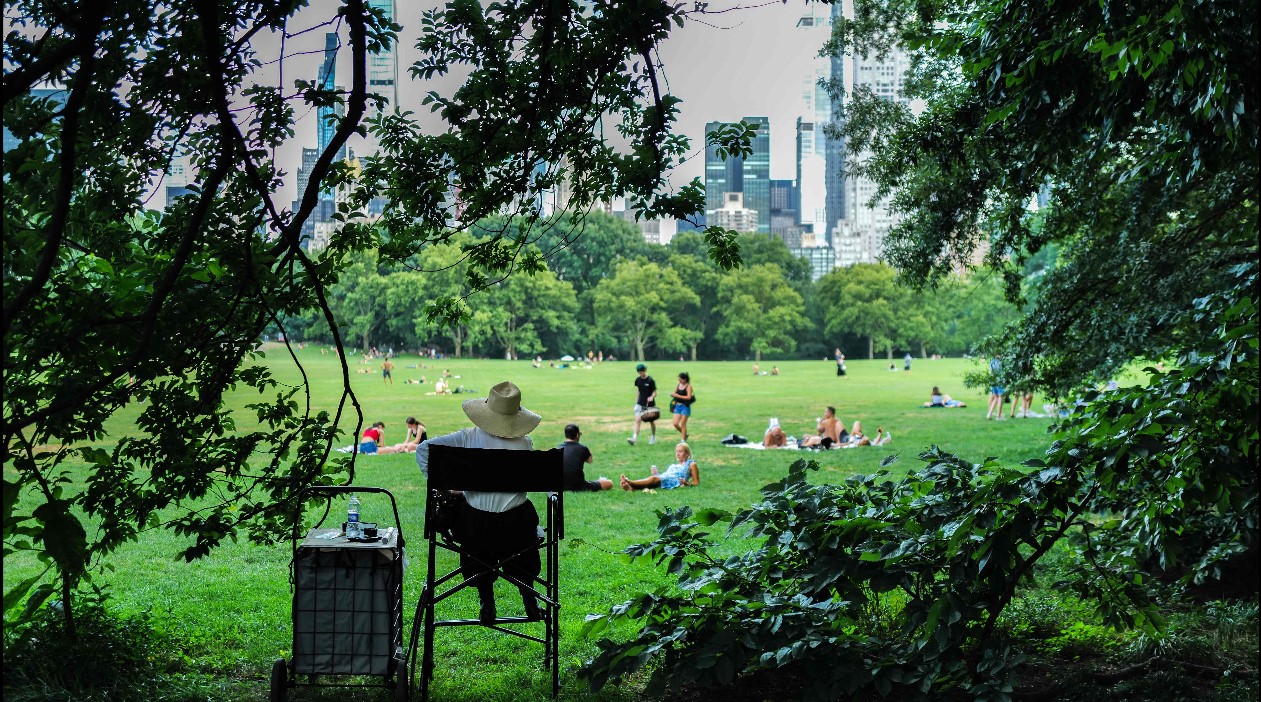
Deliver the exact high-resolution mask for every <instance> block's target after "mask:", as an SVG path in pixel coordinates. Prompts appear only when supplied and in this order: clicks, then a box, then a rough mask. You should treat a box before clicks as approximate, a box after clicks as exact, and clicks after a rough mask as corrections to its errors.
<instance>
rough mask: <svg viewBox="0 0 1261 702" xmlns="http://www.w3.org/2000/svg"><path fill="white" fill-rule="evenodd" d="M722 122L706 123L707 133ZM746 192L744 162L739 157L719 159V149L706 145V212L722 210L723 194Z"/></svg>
mask: <svg viewBox="0 0 1261 702" xmlns="http://www.w3.org/2000/svg"><path fill="white" fill-rule="evenodd" d="M722 124H723V123H722V122H706V123H705V133H706V134H708V133H710V132H712V131H714V130H715V129H718V127H719V126H721V125H722ZM743 191H744V162H743V160H742V159H740V158H738V157H731V156H729V157H727V158H725V159H723V158H719V157H718V147H717V146H714V145H713V144H709V143H706V144H705V211H706V212H709V211H711V210H721V209H722V207H723V203H724V202H725V200H724V198H723V193H738V192H743Z"/></svg>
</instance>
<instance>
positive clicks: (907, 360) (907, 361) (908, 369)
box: [902, 351, 911, 373]
mask: <svg viewBox="0 0 1261 702" xmlns="http://www.w3.org/2000/svg"><path fill="white" fill-rule="evenodd" d="M902 361H903V364H904V365H903V366H902V370H904V371H906V372H907V373H910V372H911V352H910V351H907V352H906V358H904V359H902Z"/></svg>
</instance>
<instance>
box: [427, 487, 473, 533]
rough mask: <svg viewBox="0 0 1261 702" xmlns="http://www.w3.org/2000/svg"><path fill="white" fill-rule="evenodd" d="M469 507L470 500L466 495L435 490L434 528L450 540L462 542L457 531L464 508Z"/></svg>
mask: <svg viewBox="0 0 1261 702" xmlns="http://www.w3.org/2000/svg"><path fill="white" fill-rule="evenodd" d="M466 509H468V501H467V500H465V499H464V495H457V494H454V493H451V492H447V491H446V490H434V502H433V515H432V519H433V530H434V532H435V533H438V534H442V535H443V536H446V537H447V539H448V540H450V541H454V542H457V543H458V542H460V541H461V539H460V538H459V535H458V534H457V533H456V532H457V530H458V526H459V523H460V518H461V517H463V516H464V510H466Z"/></svg>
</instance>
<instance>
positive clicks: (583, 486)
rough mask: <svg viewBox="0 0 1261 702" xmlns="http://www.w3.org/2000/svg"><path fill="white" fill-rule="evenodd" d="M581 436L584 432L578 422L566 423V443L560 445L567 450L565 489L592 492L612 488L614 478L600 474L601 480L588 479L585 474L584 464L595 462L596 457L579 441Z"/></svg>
mask: <svg viewBox="0 0 1261 702" xmlns="http://www.w3.org/2000/svg"><path fill="white" fill-rule="evenodd" d="M579 436H582V432H581V431H579V430H578V425H577V424H567V425H565V443H563V444H561V445H560V447H559V448H560V449H561V450H562V451H564V452H565V455H564V459H563V462H564V473H565V489H566V490H577V491H584V490H590V491H592V492H599V491H600V490H608V489H611V488H612V487H613V481H612V480H609V479H608V478H606V477H604V476H600V479H599V480H587V476H586V475H584V474H583V472H582V464H584V463H594V462H595V457H594V456H592V455H591V449H589V448H587V447H586V446H583V445H582V444H580V443H578V437H579Z"/></svg>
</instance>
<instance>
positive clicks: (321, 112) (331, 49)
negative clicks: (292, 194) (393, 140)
mask: <svg viewBox="0 0 1261 702" xmlns="http://www.w3.org/2000/svg"><path fill="white" fill-rule="evenodd" d="M339 45H340V42H339V41H338V39H337V33H336V32H329V33H328V34H325V35H324V63H322V64H320V73H319V76H318V77H317V80H318V86H319V88H320V90H336V89H337V48H338V46H339ZM343 114H345V108H344V107H343V106H342V105H341V104H340V103H338V104H337V105H329V106H324V107H320V108H319V109H318V110H317V111H316V115H317V117H318V119H319V122H318V124H317V127H316V128H317V130H318V137H317V138H318V141H317V143H318V145H319V151H320V153H324V150H325V149H327V148H328V145H329V144H330V143H332V141H333V135H334V134H335V133H337V122H338V118H339V117H341V115H343ZM345 158H346V145H345V144H343V145H342V148H341V150H339V151H338V152H337V160H338V161H341V160H344V159H345ZM305 160H306V159H305V157H304V158H303V161H304V162H305ZM299 192H301V191H299ZM330 195H331V193H330Z"/></svg>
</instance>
